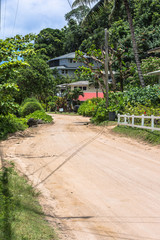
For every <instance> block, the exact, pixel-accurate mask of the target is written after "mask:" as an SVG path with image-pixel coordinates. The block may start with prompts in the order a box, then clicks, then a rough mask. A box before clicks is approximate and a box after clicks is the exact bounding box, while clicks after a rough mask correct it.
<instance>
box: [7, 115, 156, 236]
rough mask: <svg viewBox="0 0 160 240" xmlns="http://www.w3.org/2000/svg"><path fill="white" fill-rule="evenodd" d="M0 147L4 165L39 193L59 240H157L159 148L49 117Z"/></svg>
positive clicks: (74, 118)
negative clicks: (8, 164)
mask: <svg viewBox="0 0 160 240" xmlns="http://www.w3.org/2000/svg"><path fill="white" fill-rule="evenodd" d="M54 118H55V124H53V125H42V126H40V127H38V128H33V129H31V130H28V132H27V136H25V137H22V136H16V137H12V138H10V139H9V140H7V141H5V142H2V147H3V153H4V155H5V158H8V159H10V160H13V161H15V163H16V166H17V168H18V169H19V170H20V171H21V172H23V174H25V175H26V176H27V177H28V179H29V180H30V181H31V182H32V184H33V185H34V186H35V187H36V188H37V189H39V190H40V191H41V192H42V196H41V203H42V206H43V208H44V211H45V213H46V216H47V218H48V220H49V221H50V222H51V223H52V224H53V225H54V226H55V224H56V226H58V228H60V229H61V230H62V231H61V232H62V235H61V238H62V239H68V240H72V239H77V240H84V239H85V240H100V239H101V240H105V239H106V240H108V239H117V240H143V239H145V240H159V239H160V149H159V147H152V146H149V145H147V144H144V143H140V142H137V141H136V140H131V139H127V138H122V137H118V136H117V135H115V134H112V133H111V132H110V130H108V129H107V128H104V127H93V126H88V125H84V122H86V121H89V119H87V118H83V117H80V116H64V115H55V116H54Z"/></svg>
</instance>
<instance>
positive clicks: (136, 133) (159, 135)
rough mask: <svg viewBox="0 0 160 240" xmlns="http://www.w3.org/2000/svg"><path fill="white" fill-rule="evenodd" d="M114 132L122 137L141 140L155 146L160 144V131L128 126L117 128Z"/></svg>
mask: <svg viewBox="0 0 160 240" xmlns="http://www.w3.org/2000/svg"><path fill="white" fill-rule="evenodd" d="M112 131H114V132H116V133H120V134H122V135H125V136H128V137H132V138H136V139H141V140H143V141H146V142H148V143H151V144H153V145H158V144H160V131H153V132H152V131H151V130H147V129H139V128H132V127H128V126H117V127H115V128H114V129H113V130H112Z"/></svg>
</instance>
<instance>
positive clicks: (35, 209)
mask: <svg viewBox="0 0 160 240" xmlns="http://www.w3.org/2000/svg"><path fill="white" fill-rule="evenodd" d="M37 197H38V193H36V192H35V190H34V189H33V188H32V187H31V186H30V185H28V183H27V181H26V180H25V179H24V178H23V177H20V176H19V175H18V174H17V173H16V172H15V170H14V168H13V167H7V168H5V169H3V171H0V198H1V199H0V200H1V201H0V202H1V204H0V239H1V240H42V239H43V240H57V239H58V238H57V237H56V234H55V232H54V230H53V229H52V228H51V227H50V226H49V224H48V223H47V221H46V220H45V216H44V214H43V212H42V209H41V206H40V205H39V203H38V199H37Z"/></svg>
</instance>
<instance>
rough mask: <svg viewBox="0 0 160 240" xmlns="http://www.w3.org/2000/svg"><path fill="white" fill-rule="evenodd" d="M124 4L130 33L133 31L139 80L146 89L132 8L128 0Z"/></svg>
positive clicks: (132, 36) (124, 0)
mask: <svg viewBox="0 0 160 240" xmlns="http://www.w3.org/2000/svg"><path fill="white" fill-rule="evenodd" d="M123 2H124V5H125V8H126V12H127V16H128V22H129V27H130V31H131V38H132V45H133V52H134V56H135V60H136V65H137V71H138V76H139V80H140V83H141V86H142V87H145V83H144V80H143V75H142V71H141V64H140V60H139V55H138V50H137V43H136V38H135V34H134V27H133V21H132V16H131V12H130V8H129V3H128V0H123Z"/></svg>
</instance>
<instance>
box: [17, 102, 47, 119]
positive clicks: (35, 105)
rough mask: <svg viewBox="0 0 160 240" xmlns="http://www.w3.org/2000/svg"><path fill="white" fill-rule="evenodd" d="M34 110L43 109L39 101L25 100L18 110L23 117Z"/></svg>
mask: <svg viewBox="0 0 160 240" xmlns="http://www.w3.org/2000/svg"><path fill="white" fill-rule="evenodd" d="M36 110H41V111H44V109H43V107H42V106H41V104H40V103H39V102H26V103H25V104H24V105H23V106H22V108H21V110H20V115H21V116H23V117H25V116H27V115H29V114H30V113H33V112H35V111H36Z"/></svg>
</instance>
